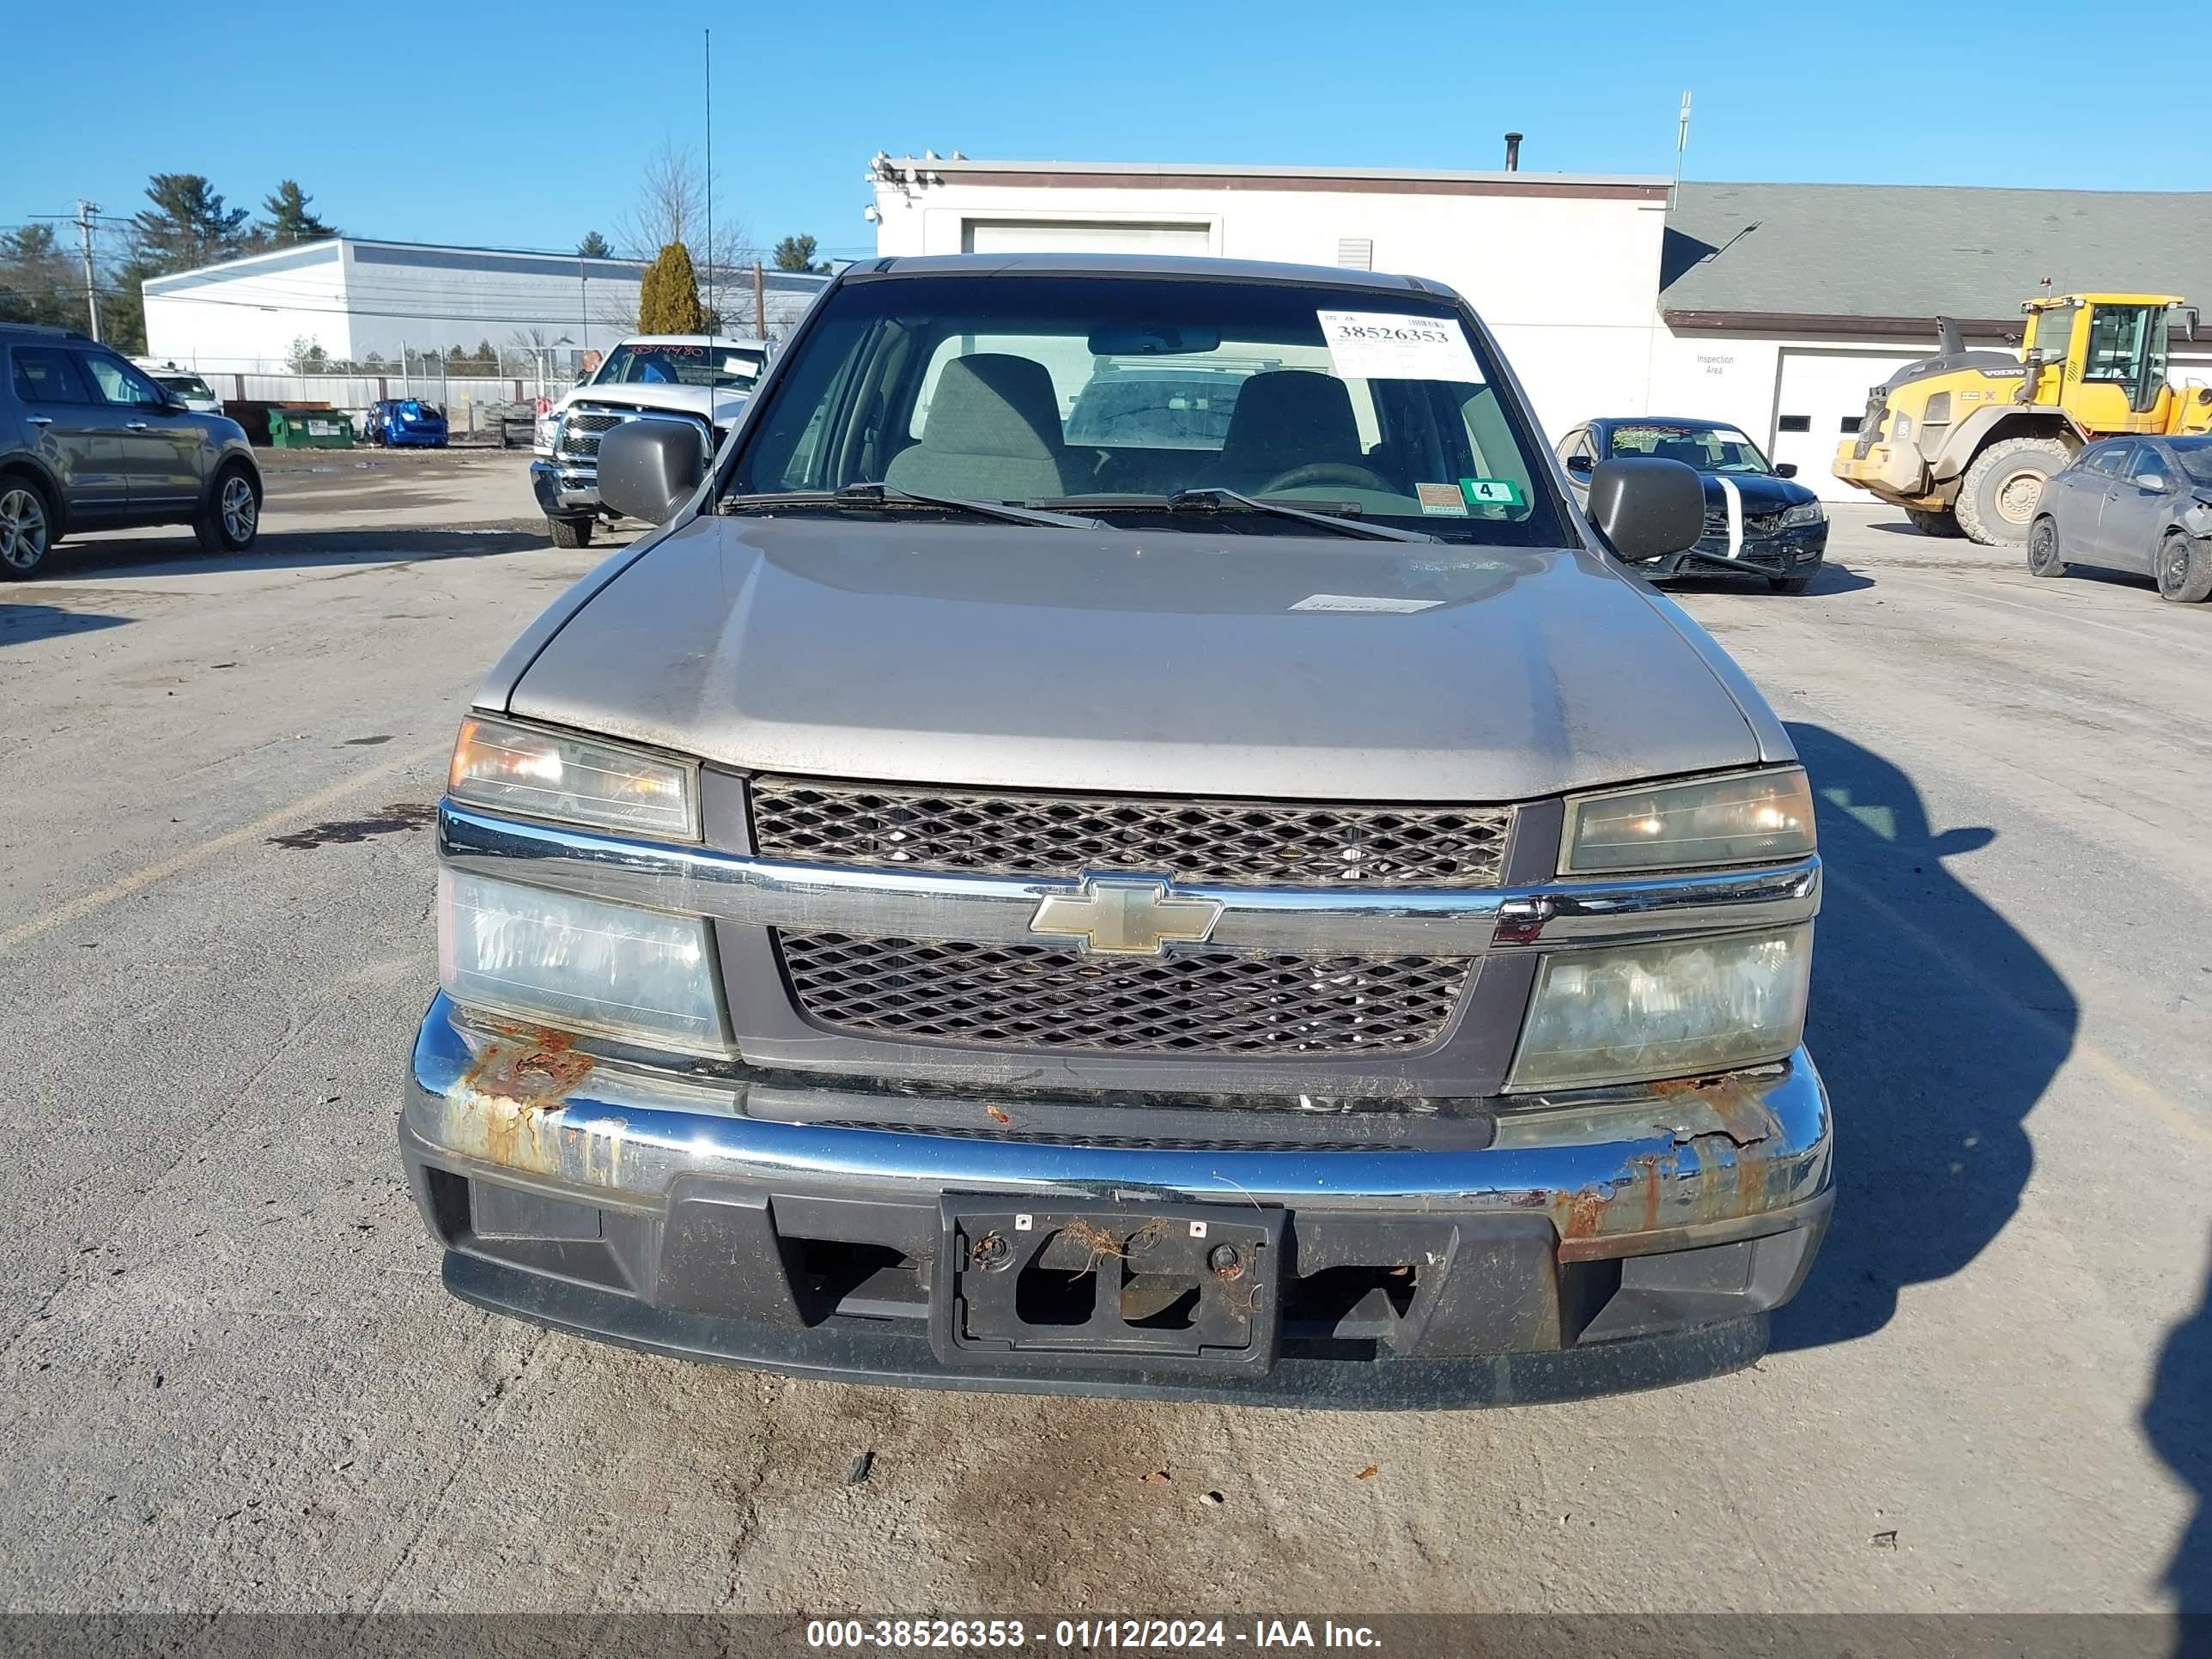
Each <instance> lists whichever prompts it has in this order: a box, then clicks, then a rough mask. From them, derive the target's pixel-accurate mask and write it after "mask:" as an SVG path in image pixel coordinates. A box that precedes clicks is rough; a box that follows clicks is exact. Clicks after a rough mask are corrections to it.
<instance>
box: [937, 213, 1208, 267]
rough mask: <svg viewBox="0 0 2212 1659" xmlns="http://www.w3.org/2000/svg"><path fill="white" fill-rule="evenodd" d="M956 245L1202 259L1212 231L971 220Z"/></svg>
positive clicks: (1127, 224) (1061, 221) (979, 250)
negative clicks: (1185, 255) (1162, 255)
mask: <svg viewBox="0 0 2212 1659" xmlns="http://www.w3.org/2000/svg"><path fill="white" fill-rule="evenodd" d="M960 246H961V248H962V249H963V252H969V253H1175V254H1183V253H1188V254H1195V255H1197V256H1199V257H1200V258H1204V257H1205V256H1206V254H1208V253H1211V252H1212V251H1213V232H1212V229H1211V228H1209V227H1207V226H1206V225H1202V224H1199V225H1194V224H1189V223H1183V224H1172V223H1156V224H1148V223H1136V222H1120V223H1085V222H1080V221H1077V220H1068V219H1041V220H1035V221H1024V220H1013V219H970V220H969V221H968V222H967V223H966V225H965V226H963V228H962V232H961V237H960Z"/></svg>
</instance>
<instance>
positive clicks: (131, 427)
mask: <svg viewBox="0 0 2212 1659" xmlns="http://www.w3.org/2000/svg"><path fill="white" fill-rule="evenodd" d="M123 429H124V430H125V432H143V431H145V430H146V422H143V421H125V422H124V423H123Z"/></svg>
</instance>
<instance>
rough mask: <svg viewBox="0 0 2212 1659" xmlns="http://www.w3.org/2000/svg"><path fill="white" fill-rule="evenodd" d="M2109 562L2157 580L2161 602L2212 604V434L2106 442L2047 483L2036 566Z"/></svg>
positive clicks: (2031, 547)
mask: <svg viewBox="0 0 2212 1659" xmlns="http://www.w3.org/2000/svg"><path fill="white" fill-rule="evenodd" d="M2077 564H2089V565H2100V566H2102V567H2103V568H2106V569H2108V570H2130V571H2135V572H2136V573H2138V574H2143V575H2148V576H2154V577H2156V578H2157V580H2158V591H2159V593H2160V596H2161V597H2162V598H2165V599H2177V600H2179V601H2181V602H2183V603H2184V604H2194V603H2196V602H2197V601H2199V600H2202V599H2207V598H2212V437H2197V438H2107V439H2106V440H2105V441H2103V442H2101V443H2093V444H2090V445H2088V446H2087V447H2086V448H2084V449H2083V450H2082V451H2081V453H2080V454H2078V455H2076V456H2075V458H2074V459H2073V460H2072V461H2071V462H2070V463H2069V464H2068V465H2067V466H2066V467H2065V468H2064V470H2063V471H2058V472H2055V473H2053V474H2052V475H2051V477H2049V478H2048V479H2046V480H2045V483H2044V486H2043V499H2042V500H2041V501H2039V502H2037V503H2036V509H2035V521H2034V522H2033V524H2031V525H2030V526H2028V531H2027V568H2028V569H2029V570H2030V571H2032V572H2033V574H2036V575H2039V576H2063V575H2064V574H2066V572H2067V569H2068V568H2069V566H2072V565H2077Z"/></svg>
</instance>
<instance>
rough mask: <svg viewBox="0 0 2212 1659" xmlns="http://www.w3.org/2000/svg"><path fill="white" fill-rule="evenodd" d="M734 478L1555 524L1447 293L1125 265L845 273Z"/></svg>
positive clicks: (1119, 506)
mask: <svg viewBox="0 0 2212 1659" xmlns="http://www.w3.org/2000/svg"><path fill="white" fill-rule="evenodd" d="M768 396H769V403H768V406H767V408H766V409H765V410H763V413H762V415H761V416H760V417H759V418H758V419H757V422H756V423H755V424H754V426H753V427H752V428H751V436H750V441H748V442H747V444H746V445H745V447H744V448H743V449H742V450H741V451H739V453H738V454H737V455H736V456H735V457H734V458H733V459H732V473H731V475H730V478H729V481H728V483H726V485H725V489H726V492H727V493H732V494H738V495H760V494H767V493H771V492H781V491H791V490H836V489H851V488H852V487H854V486H855V485H862V484H878V485H883V486H885V487H887V488H888V489H892V490H905V491H911V492H913V493H914V494H915V495H939V496H947V497H958V498H963V499H967V500H971V501H972V500H982V501H995V502H1011V503H1020V504H1025V505H1029V506H1032V507H1036V506H1042V507H1056V508H1060V509H1061V510H1064V511H1066V512H1069V513H1094V512H1109V511H1110V512H1113V513H1118V514H1121V515H1123V516H1121V517H1117V518H1116V519H1115V523H1117V524H1126V523H1128V522H1131V521H1133V520H1135V521H1142V520H1143V515H1144V513H1145V512H1146V508H1147V507H1148V506H1149V507H1152V509H1154V510H1156V511H1157V512H1158V519H1157V522H1158V523H1159V524H1160V526H1162V527H1164V528H1170V529H1177V530H1184V529H1188V530H1193V531H1203V532H1207V533H1219V532H1223V531H1225V530H1233V531H1235V532H1243V533H1252V534H1270V533H1287V534H1311V533H1313V532H1312V530H1311V528H1310V526H1307V527H1302V526H1300V524H1299V523H1298V522H1297V520H1293V519H1291V518H1288V517H1286V516H1284V515H1279V514H1267V513H1243V514H1241V515H1240V516H1239V520H1238V521H1237V523H1235V524H1234V525H1230V524H1228V523H1227V522H1226V521H1225V520H1212V519H1208V520H1205V521H1202V522H1198V521H1194V520H1192V518H1191V516H1190V515H1188V514H1187V513H1184V514H1177V515H1173V516H1171V515H1170V514H1169V513H1168V512H1167V511H1166V509H1165V504H1166V503H1167V501H1169V500H1170V498H1171V497H1174V496H1175V495H1177V493H1178V492H1182V491H1187V490H1229V491H1235V492H1237V493H1239V494H1242V495H1252V496H1260V497H1264V498H1265V499H1266V500H1267V501H1273V502H1278V503H1280V504H1283V505H1286V506H1292V507H1303V508H1306V509H1308V510H1311V511H1319V512H1322V513H1331V514H1335V515H1342V516H1345V517H1346V518H1350V519H1356V520H1358V522H1360V523H1363V524H1368V525H1373V526H1389V527H1394V528H1396V529H1400V530H1404V531H1410V532H1425V533H1427V534H1430V535H1434V536H1437V537H1440V538H1443V539H1444V540H1447V541H1455V542H1489V543H1497V544H1513V545H1521V546H1535V545H1547V546H1557V545H1559V544H1561V541H1562V539H1563V538H1564V534H1565V532H1564V530H1563V527H1562V525H1561V521H1560V519H1559V513H1558V511H1557V507H1556V506H1555V504H1554V502H1553V497H1552V493H1551V489H1550V486H1549V484H1548V483H1547V482H1545V481H1544V480H1545V478H1546V477H1547V475H1546V473H1545V472H1544V471H1543V470H1542V469H1541V468H1540V467H1539V466H1538V465H1535V463H1534V459H1533V458H1534V457H1535V456H1536V455H1537V454H1538V453H1539V451H1538V447H1537V444H1536V442H1535V441H1534V436H1533V435H1532V434H1531V433H1530V431H1529V429H1528V422H1527V420H1526V417H1525V416H1523V414H1522V411H1521V410H1519V408H1518V407H1517V406H1516V404H1514V403H1513V402H1512V401H1511V400H1510V398H1508V397H1507V396H1505V395H1504V394H1503V393H1501V392H1500V391H1499V389H1498V374H1497V369H1496V366H1495V364H1494V363H1493V362H1492V360H1491V358H1490V356H1489V354H1488V351H1487V349H1486V346H1485V344H1484V343H1483V342H1482V341H1480V340H1479V339H1476V338H1473V337H1470V335H1469V333H1468V331H1467V330H1465V329H1464V328H1463V327H1462V324H1461V322H1460V319H1459V316H1458V313H1457V312H1456V310H1455V307H1453V306H1451V305H1450V304H1449V302H1446V301H1439V300H1437V299H1435V298H1433V297H1431V296H1429V295H1422V294H1419V293H1416V292H1414V291H1413V290H1410V289H1408V290H1403V291H1399V292H1391V291H1388V290H1378V289H1370V288H1360V289H1334V288H1328V287H1307V286H1303V285H1297V284H1292V283H1237V282H1224V281H1218V280H1213V281H1208V280H1205V279H1195V280H1194V279H1189V278H1182V277H1166V276H1136V275H1127V276H1124V275H1120V274H1115V275H1114V276H1017V275H1006V274H1000V275H996V276H980V275H978V276H968V275H960V276H889V277H883V278H866V279H862V280H860V281H856V282H852V283H848V284H847V285H845V286H843V287H842V288H840V289H838V290H837V291H836V293H835V294H834V295H832V296H831V297H830V299H829V301H826V302H825V308H824V310H823V313H821V315H820V316H819V317H818V318H817V320H816V323H815V325H813V327H812V328H811V329H810V331H808V333H807V334H806V336H805V339H804V341H803V343H801V344H800V346H799V349H798V352H797V356H795V358H794V359H793V362H790V363H788V364H787V365H786V366H785V368H784V370H783V372H782V374H781V376H780V377H779V379H778V383H777V385H776V387H775V389H774V390H773V391H771V392H769V394H768Z"/></svg>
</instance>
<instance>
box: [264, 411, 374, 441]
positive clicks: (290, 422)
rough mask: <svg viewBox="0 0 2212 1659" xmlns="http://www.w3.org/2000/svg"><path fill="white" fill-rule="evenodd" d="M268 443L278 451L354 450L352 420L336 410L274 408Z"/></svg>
mask: <svg viewBox="0 0 2212 1659" xmlns="http://www.w3.org/2000/svg"><path fill="white" fill-rule="evenodd" d="M269 441H270V443H271V444H273V445H275V446H276V447H277V448H278V449H351V448H352V447H353V420H352V417H351V416H346V415H342V414H340V413H339V412H338V411H337V410H334V409H272V410H270V411H269Z"/></svg>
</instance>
